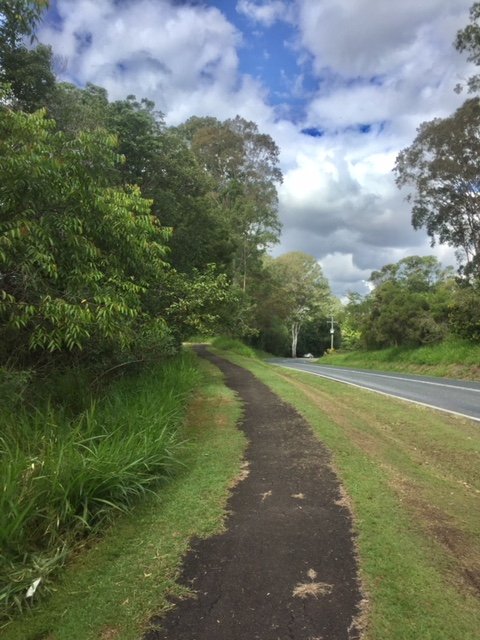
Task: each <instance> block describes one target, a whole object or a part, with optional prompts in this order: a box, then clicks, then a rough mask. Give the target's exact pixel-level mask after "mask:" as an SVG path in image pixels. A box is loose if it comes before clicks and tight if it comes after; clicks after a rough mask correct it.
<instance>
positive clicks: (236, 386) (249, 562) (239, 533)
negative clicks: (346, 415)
mask: <svg viewBox="0 0 480 640" xmlns="http://www.w3.org/2000/svg"><path fill="white" fill-rule="evenodd" d="M197 352H198V353H199V355H201V356H203V357H205V358H207V359H208V360H209V361H210V362H212V363H213V364H215V365H216V366H217V367H219V368H220V369H221V371H222V372H223V374H224V376H225V380H226V384H227V385H228V386H229V387H230V388H231V389H233V390H234V391H236V392H237V393H238V395H239V397H240V399H241V400H242V401H243V404H244V419H243V422H242V424H241V425H240V426H241V428H242V429H243V430H244V432H245V433H246V435H247V437H248V438H249V442H250V444H249V446H248V449H247V452H246V459H247V461H248V463H249V475H248V477H247V478H246V479H245V480H243V481H242V482H240V483H239V484H238V486H236V487H235V489H234V490H233V492H232V495H231V497H230V499H229V502H228V507H227V508H228V512H229V514H230V515H229V517H228V518H227V520H226V523H225V525H226V531H225V532H224V533H222V534H220V535H217V536H214V537H212V538H209V539H207V540H194V541H193V542H192V548H191V551H190V552H189V553H188V555H187V556H186V558H185V560H184V565H183V571H182V576H181V582H182V583H184V584H186V585H188V586H189V587H190V588H192V589H193V590H194V591H195V592H196V597H195V598H192V599H187V600H183V601H180V602H177V603H176V606H175V608H174V609H172V610H171V611H170V612H168V613H167V615H166V616H165V617H164V618H158V619H157V618H154V619H153V620H152V621H151V624H152V625H153V628H152V630H150V631H149V632H148V633H147V634H146V635H145V640H297V639H298V640H353V639H354V638H358V637H359V632H358V630H357V629H356V627H355V623H354V620H355V616H357V615H358V614H359V607H360V602H361V593H360V589H359V585H358V580H357V566H356V560H355V554H354V545H353V540H352V531H351V527H352V520H351V515H350V512H349V511H348V509H347V508H346V507H344V506H342V504H340V502H341V493H340V488H339V483H338V480H337V478H336V476H335V474H334V473H333V472H332V470H331V469H330V466H329V458H330V457H329V453H328V451H327V450H326V448H325V447H324V446H323V445H322V444H321V443H320V442H319V441H318V440H317V439H316V438H315V437H314V435H313V434H312V432H311V429H310V427H309V425H308V424H307V423H306V422H305V420H304V419H303V418H302V417H301V416H300V415H299V414H298V413H297V412H296V411H295V410H294V409H293V408H292V407H291V406H290V405H288V404H285V403H284V402H282V401H281V400H280V398H279V397H278V396H276V395H275V394H274V393H272V391H270V389H269V388H268V387H266V386H265V385H264V384H263V383H261V382H260V381H259V380H257V378H255V377H254V376H253V375H252V374H251V373H250V372H248V371H246V370H245V369H242V368H241V367H238V366H236V365H234V364H232V363H230V362H227V361H226V360H223V359H222V358H219V357H217V356H214V355H212V354H210V353H209V352H208V351H207V350H206V349H205V348H204V347H198V348H197Z"/></svg>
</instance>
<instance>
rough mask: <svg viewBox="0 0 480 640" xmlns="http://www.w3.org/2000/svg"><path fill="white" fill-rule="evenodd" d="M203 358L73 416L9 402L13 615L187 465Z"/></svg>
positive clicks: (1, 607) (5, 576)
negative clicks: (188, 422)
mask: <svg viewBox="0 0 480 640" xmlns="http://www.w3.org/2000/svg"><path fill="white" fill-rule="evenodd" d="M193 358H194V357H193V355H191V354H188V353H186V354H182V355H180V356H178V357H176V358H174V359H171V360H170V361H169V362H167V363H163V364H159V365H155V366H153V365H152V366H151V367H149V368H148V370H144V371H143V372H141V373H139V374H136V375H130V376H126V377H124V378H122V379H120V380H117V381H116V382H115V383H114V384H113V385H112V386H111V387H110V389H109V390H108V392H107V393H106V395H105V396H104V397H103V398H102V399H99V400H97V401H92V402H91V403H90V406H89V407H88V408H87V409H85V410H84V411H82V412H81V413H80V414H78V415H76V416H73V417H72V415H71V411H69V410H67V409H63V408H59V407H58V406H54V405H53V404H51V403H48V402H47V403H46V404H45V406H44V407H43V408H41V409H37V410H34V411H28V410H27V409H25V408H24V409H18V408H17V409H15V408H14V406H12V407H10V408H8V407H7V410H6V411H5V412H4V414H3V416H2V418H1V421H2V424H1V436H0V486H1V491H0V513H1V514H2V517H1V523H0V549H1V551H0V554H1V555H0V614H1V615H2V616H3V617H4V618H5V617H6V616H8V615H10V613H11V612H12V610H14V609H15V608H16V609H22V608H23V607H24V606H25V605H26V604H27V603H28V602H32V601H33V600H35V598H37V597H38V593H41V592H44V591H46V590H48V585H49V582H50V580H49V575H50V574H52V572H53V571H55V570H56V569H58V567H59V565H61V564H62V563H63V562H64V560H65V558H66V557H67V555H68V552H69V551H70V550H71V548H72V546H73V545H74V544H75V543H76V542H77V541H78V540H79V539H80V538H84V537H85V535H87V534H88V533H91V532H92V531H94V530H97V529H98V528H99V526H100V525H102V524H104V523H105V522H106V521H108V520H109V519H110V518H111V517H112V514H114V513H115V512H117V511H119V510H120V511H124V510H127V509H128V508H129V507H130V506H131V505H132V504H133V502H134V501H136V500H137V499H138V498H139V496H141V495H142V494H145V493H146V492H147V491H151V490H153V489H155V488H156V487H158V485H159V483H160V482H161V481H162V480H163V479H165V478H166V477H168V476H169V475H171V474H172V473H173V472H174V471H175V470H176V469H177V468H178V466H179V465H180V464H181V460H182V448H183V447H184V446H185V443H184V438H183V435H182V429H181V426H182V421H183V417H184V412H185V405H186V397H187V395H188V393H189V392H190V391H191V390H192V389H193V387H194V386H195V385H196V384H197V383H198V381H199V374H198V372H197V369H196V366H195V362H194V359H193ZM80 391H81V390H79V392H80ZM38 581H39V582H38ZM32 585H33V587H34V590H35V593H34V594H32V593H31V592H32V590H33V589H30V594H29V595H28V596H27V592H28V590H29V588H30V587H32Z"/></svg>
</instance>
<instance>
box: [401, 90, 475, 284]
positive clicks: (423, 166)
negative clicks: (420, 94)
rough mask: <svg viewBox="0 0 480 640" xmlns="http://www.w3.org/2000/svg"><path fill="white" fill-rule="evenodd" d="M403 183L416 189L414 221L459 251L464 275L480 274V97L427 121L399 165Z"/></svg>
mask: <svg viewBox="0 0 480 640" xmlns="http://www.w3.org/2000/svg"><path fill="white" fill-rule="evenodd" d="M395 172H396V174H397V184H398V186H399V187H412V188H413V191H412V192H411V193H409V194H408V196H407V200H408V201H409V202H411V203H412V224H413V226H414V228H415V229H420V228H422V227H425V228H426V230H427V233H428V235H429V236H430V238H431V239H432V244H433V243H434V242H435V241H436V240H438V241H439V242H440V243H446V244H449V245H450V246H452V247H455V248H456V249H457V250H458V251H459V258H460V261H461V263H462V265H463V266H462V270H463V273H464V274H465V275H466V276H473V277H475V278H478V277H479V276H480V209H479V205H480V100H479V99H478V98H472V99H470V100H467V101H466V102H465V103H464V104H463V105H462V106H461V107H460V108H459V109H457V111H456V112H455V113H454V114H453V115H452V116H450V117H448V118H437V119H435V120H432V121H431V122H425V123H423V124H422V125H421V126H420V128H419V129H418V134H417V137H416V138H415V140H414V141H413V143H412V144H411V145H410V146H409V147H407V148H406V149H404V150H403V151H401V152H400V154H399V155H398V157H397V162H396V165H395Z"/></svg>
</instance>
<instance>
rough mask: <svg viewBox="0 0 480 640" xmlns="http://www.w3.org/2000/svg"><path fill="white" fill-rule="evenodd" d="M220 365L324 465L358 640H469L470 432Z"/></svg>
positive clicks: (474, 544)
mask: <svg viewBox="0 0 480 640" xmlns="http://www.w3.org/2000/svg"><path fill="white" fill-rule="evenodd" d="M225 354H226V355H228V352H225ZM228 357H230V359H232V360H233V361H234V362H236V363H237V364H240V365H241V366H244V367H246V368H248V369H249V370H250V371H252V372H253V373H254V374H255V375H256V376H257V377H258V378H260V379H261V380H262V381H263V382H265V383H266V384H268V385H269V386H270V387H271V388H272V390H273V391H274V392H276V393H278V394H279V395H280V396H281V397H282V398H283V399H284V400H286V401H287V402H289V403H291V404H292V405H293V406H295V407H296V408H297V410H298V411H299V412H300V413H302V414H303V415H304V416H305V418H306V419H307V420H308V421H309V422H310V424H311V425H312V428H313V430H314V432H315V433H316V434H317V435H318V437H319V438H320V439H321V440H322V442H324V443H325V444H326V446H327V447H328V448H329V449H330V451H331V453H332V464H333V466H334V468H335V469H336V471H337V473H338V475H339V477H340V480H341V482H342V484H343V487H344V489H345V492H346V497H345V500H347V501H348V504H349V506H350V508H351V509H352V511H353V514H354V518H355V533H356V541H357V545H358V553H359V563H360V571H361V576H362V581H363V585H364V589H365V595H366V598H367V603H366V605H365V611H364V616H365V620H366V621H367V623H368V624H367V629H366V635H365V638H366V639H367V640H383V639H384V638H389V640H418V638H422V639H431V640H438V639H439V638H442V639H443V640H457V639H458V638H462V639H465V640H467V639H468V640H474V639H475V638H476V637H477V635H478V628H479V625H480V611H479V608H478V598H479V595H480V583H479V581H478V576H479V575H480V517H479V513H478V508H477V506H478V498H479V495H480V474H479V470H480V437H479V433H478V426H477V425H476V424H475V423H473V422H471V421H469V420H467V419H463V418H459V417H455V416H450V415H447V414H443V413H440V412H436V411H433V410H430V409H426V408H422V407H418V406H414V405H410V404H407V403H405V402H401V401H396V400H393V399H389V398H384V397H382V396H379V395H378V394H374V393H371V392H368V391H360V390H357V389H354V388H352V387H350V386H347V385H341V384H338V383H334V382H330V381H328V380H324V379H319V378H318V377H316V376H309V375H306V374H301V373H297V372H292V371H287V370H278V369H277V368H274V367H271V366H267V365H265V364H264V363H262V362H261V361H260V360H259V359H253V358H249V359H247V358H244V357H239V356H238V355H233V354H232V355H228Z"/></svg>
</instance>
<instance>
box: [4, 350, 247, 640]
mask: <svg viewBox="0 0 480 640" xmlns="http://www.w3.org/2000/svg"><path fill="white" fill-rule="evenodd" d="M200 367H201V369H200V370H201V374H200V372H199V369H198V365H197V364H195V362H194V360H193V356H192V355H191V354H186V355H184V356H183V357H182V358H181V359H179V360H176V361H175V362H174V363H172V365H171V366H170V367H167V369H165V368H162V370H160V371H159V370H152V371H150V372H149V373H148V374H144V375H141V376H140V377H137V378H136V379H135V380H128V379H126V380H124V381H122V382H121V383H120V384H119V385H116V386H115V390H114V391H113V392H112V393H110V394H109V396H108V398H107V399H106V400H105V402H104V403H102V406H99V407H98V408H95V409H93V408H92V410H91V412H90V414H89V416H90V417H89V418H88V425H89V427H88V428H89V429H90V430H89V431H87V432H85V431H83V432H82V431H81V428H80V427H81V426H82V425H83V427H84V429H85V425H84V423H81V424H77V423H75V424H74V425H73V426H74V427H75V429H73V432H72V433H70V431H69V432H68V433H64V431H67V429H66V426H65V428H63V429H59V424H58V420H57V421H56V422H54V423H52V424H47V423H45V424H44V425H43V431H42V430H41V431H40V434H38V437H37V436H35V434H34V433H33V426H35V427H36V428H40V427H41V426H42V425H41V424H39V423H37V424H36V425H28V429H29V431H28V433H23V434H22V438H24V436H27V435H28V436H31V437H32V438H33V441H32V443H31V447H32V449H31V451H28V452H26V453H24V452H22V454H21V455H20V454H19V453H18V452H16V451H15V450H13V447H12V446H10V448H9V452H10V454H13V453H15V456H14V457H13V458H12V459H13V460H14V463H13V464H12V468H13V469H16V468H17V466H19V464H20V462H19V461H20V460H21V461H22V462H23V463H24V465H25V463H26V462H27V459H26V455H27V453H28V454H29V455H32V454H33V453H34V452H35V457H34V458H32V459H33V460H34V462H33V463H32V464H34V467H33V468H32V467H31V465H30V466H29V465H28V464H27V466H24V467H23V468H24V470H25V469H29V468H32V471H33V473H32V474H30V473H29V472H27V473H26V472H25V471H24V474H23V476H22V477H23V478H24V486H22V487H21V491H23V492H24V493H25V495H27V496H29V500H24V501H23V503H22V502H19V505H18V511H19V512H21V513H23V512H24V511H25V512H26V515H25V517H24V518H23V519H22V520H21V521H20V520H19V523H20V524H19V527H18V533H16V534H15V532H13V534H15V535H16V537H14V538H10V539H9V540H10V542H11V540H12V539H14V540H15V541H16V548H14V549H13V551H16V552H17V554H18V552H19V549H20V544H23V545H26V544H28V542H29V541H28V537H27V536H28V535H29V532H31V531H32V529H31V526H32V523H33V524H35V523H37V527H38V526H39V524H38V523H40V525H41V530H42V531H45V530H46V533H50V530H52V536H53V540H51V541H50V540H49V542H50V544H49V545H48V547H47V548H45V549H43V550H42V552H41V553H39V551H38V550H36V551H35V552H32V553H31V555H30V557H29V558H27V560H28V562H26V563H24V564H25V565H26V566H25V567H24V569H23V573H22V568H21V566H20V559H19V558H18V557H15V556H14V554H13V553H12V551H10V557H8V556H7V558H6V560H7V562H5V563H4V567H5V568H6V573H7V580H8V582H7V594H8V595H9V598H10V599H11V597H12V596H11V595H10V594H11V593H12V590H14V592H15V593H16V594H22V595H23V596H24V595H25V586H26V585H28V584H30V583H31V582H32V581H33V579H35V578H37V577H42V578H43V581H44V582H46V583H48V582H49V580H48V563H49V561H51V560H50V559H51V558H52V555H53V557H54V556H55V553H56V552H57V550H58V549H63V548H64V547H63V545H64V544H65V545H66V547H67V548H71V546H72V544H73V542H74V539H72V536H73V534H74V533H77V534H78V531H76V530H75V518H77V519H78V522H79V523H80V527H81V528H85V527H86V519H87V517H88V516H89V515H91V516H92V522H91V525H92V526H94V525H95V524H97V523H98V522H99V520H101V519H102V516H104V517H105V518H106V517H107V515H108V516H110V524H109V527H107V529H106V531H105V521H104V523H103V524H104V527H103V533H102V537H99V533H98V529H97V530H94V531H93V532H90V533H91V535H90V537H89V538H87V539H86V540H85V542H84V547H83V549H82V548H80V547H79V546H78V535H77V537H76V538H75V540H76V544H77V546H76V551H75V553H74V555H73V558H72V557H71V558H70V560H69V561H68V564H67V567H66V569H65V570H64V572H63V573H62V574H61V578H60V579H57V582H56V583H54V584H53V585H52V584H51V585H50V586H51V591H52V593H51V594H50V595H48V596H46V597H44V598H42V599H41V600H40V602H39V603H37V604H36V606H35V607H34V608H33V610H31V611H27V612H26V613H25V614H24V615H23V616H22V617H17V618H16V620H15V621H14V622H10V624H8V625H7V626H6V627H5V628H4V629H3V631H2V637H5V638H6V639H12V640H13V639H18V640H20V639H22V640H28V639H30V638H31V639H33V638H35V639H38V638H47V637H48V638H49V640H63V639H65V640H66V639H67V638H68V639H71V638H82V640H89V639H92V640H93V639H94V638H95V639H98V638H115V639H119V640H120V639H129V638H138V637H139V634H140V630H141V628H142V626H143V625H144V624H145V623H146V621H147V620H148V618H149V617H150V616H151V615H153V614H155V613H158V612H160V611H162V610H163V609H165V608H167V607H168V606H169V605H168V603H167V600H166V598H167V597H168V596H169V595H174V594H177V595H179V594H180V592H181V590H180V589H179V588H178V586H176V585H175V582H174V579H175V575H176V572H177V570H178V566H179V563H180V561H181V558H182V556H183V554H184V553H185V551H186V549H187V547H188V541H189V539H190V538H191V537H192V536H193V535H196V536H208V535H211V534H212V533H214V532H216V531H218V530H219V529H221V526H222V520H223V507H224V504H225V502H226V496H227V493H228V486H229V483H230V482H231V480H232V477H234V476H235V475H236V473H238V469H239V466H240V459H241V457H242V453H243V450H244V439H243V436H241V434H240V433H239V432H238V431H237V430H236V429H235V427H234V425H235V423H236V421H237V419H238V416H239V413H240V410H239V404H238V402H237V401H236V400H235V399H234V398H233V396H232V394H231V393H230V392H229V391H228V390H226V389H225V387H224V386H223V384H222V381H221V379H220V377H219V375H218V374H217V373H215V372H214V371H212V368H211V367H210V366H207V365H206V364H203V363H202V364H201V365H200ZM200 378H201V380H202V391H201V395H198V396H197V397H196V399H195V401H194V402H193V404H192V405H191V406H190V412H189V415H188V419H187V424H186V426H185V425H184V422H185V405H186V402H185V400H186V394H187V393H188V392H189V391H191V389H192V386H194V385H195V384H198V382H199V381H200ZM56 417H57V418H58V416H56ZM93 422H95V423H96V424H97V427H96V431H95V433H96V435H93V431H92V429H93V426H92V423H93ZM69 426H70V428H71V427H72V425H69ZM22 429H23V430H25V429H27V426H26V425H25V424H24V425H23V426H22ZM54 429H55V431H56V432H57V435H58V434H59V437H58V438H56V437H53V436H52V438H51V437H50V435H51V431H53V430H54ZM107 433H108V436H107ZM12 438H13V435H12V434H11V435H10V439H12ZM42 439H43V440H44V442H45V445H44V450H42V449H41V446H40V444H41V441H42ZM109 440H111V442H110V446H109V444H108V443H109ZM186 442H188V444H185V443H186ZM155 443H157V444H158V447H157V446H156V444H155ZM152 444H154V445H155V446H153V447H152ZM142 447H147V448H148V452H146V451H145V450H142ZM18 448H20V447H18ZM56 448H58V451H59V454H55V456H53V451H54V449H56ZM157 448H158V451H156V449H157ZM47 453H48V456H47ZM140 453H143V454H144V456H143V459H141V456H140ZM41 456H42V457H41ZM49 457H51V458H52V460H51V461H50V460H48V458H49ZM42 460H43V461H44V462H43V464H42V462H41V461H42ZM37 464H38V465H39V471H38V472H37V473H36V474H35V471H36V465H37ZM180 464H181V465H182V468H183V470H182V471H179V465H180ZM52 466H53V471H52ZM174 468H176V470H177V474H176V476H175V477H174V478H173V479H171V480H170V481H169V482H168V483H163V484H162V485H161V486H160V491H158V493H153V494H152V493H150V492H149V493H148V496H147V497H146V498H145V499H144V500H143V501H138V494H141V493H144V492H145V490H146V489H147V488H148V489H157V488H159V480H161V479H162V477H164V476H165V474H166V473H168V472H170V471H173V470H174ZM2 473H5V467H2ZM10 474H11V475H13V474H12V472H10ZM100 474H101V478H100ZM35 478H38V480H37V481H36V480H35ZM2 480H3V481H5V479H4V478H3V479H2ZM54 481H55V482H54ZM35 482H37V485H35ZM53 485H58V486H53ZM95 485H97V488H96V490H94V486H95ZM34 486H38V487H40V488H42V490H41V491H40V490H37V492H36V493H35V491H34V489H33V487H34ZM10 494H11V495H10V497H9V498H8V499H9V500H10V502H9V504H8V505H7V506H8V508H10V509H11V508H13V507H14V504H13V499H14V492H13V490H12V491H10ZM22 495H23V494H22ZM22 495H20V498H22ZM79 495H80V496H84V499H83V500H77V504H76V509H74V506H73V502H72V500H73V496H75V498H77V497H78V496H79ZM64 496H65V497H64ZM3 501H4V503H5V502H6V498H5V496H3ZM114 501H115V505H116V506H117V507H119V508H121V507H127V506H129V505H130V506H131V504H130V503H132V504H135V503H136V505H137V506H133V510H130V511H129V513H128V514H124V515H122V514H118V509H115V507H114ZM24 503H25V507H24V508H22V505H23V504H24ZM48 505H50V509H51V510H52V511H53V510H54V509H55V510H56V511H58V512H59V514H60V516H59V517H60V520H59V521H58V522H59V523H62V525H63V526H59V524H57V520H56V519H54V516H51V514H50V512H49V509H48ZM27 506H28V509H27ZM4 508H7V507H5V506H4ZM34 509H36V510H37V514H39V517H38V516H37V520H34V518H35V511H34ZM104 509H108V510H107V511H105V512H103V510H104ZM67 510H69V511H71V512H72V513H71V518H72V528H71V530H70V532H68V529H66V516H65V515H64V514H66V512H67ZM112 510H113V511H117V515H116V517H115V518H113V519H112V517H111V516H112ZM4 513H5V511H4ZM30 513H31V515H30ZM47 518H50V519H47ZM29 523H30V524H29ZM47 524H48V528H47V526H46V525H47ZM77 524H78V523H77ZM20 525H21V526H20ZM22 527H24V528H25V532H23V529H22ZM53 529H54V530H55V534H53ZM34 531H37V533H38V528H37V529H34ZM95 531H96V532H95ZM7 533H8V532H7ZM13 534H12V533H11V535H13ZM92 534H95V535H92ZM2 535H4V536H5V532H2ZM53 542H55V543H56V544H55V545H53V544H52V543H53ZM37 546H38V542H37ZM8 549H9V548H8V547H7V551H8ZM27 551H30V549H29V548H28V547H27ZM39 558H40V561H39V560H38V559H39ZM43 558H44V561H43V562H44V564H46V565H47V570H46V571H45V570H44V569H43V567H44V564H41V561H42V559H43ZM36 559H37V560H36ZM12 560H13V561H15V562H16V565H15V566H16V576H18V578H19V583H18V584H16V583H13V582H12V577H13V575H12V567H11V565H10V562H11V561H12ZM5 568H4V569H3V571H5ZM42 571H43V575H42ZM20 579H21V582H20ZM3 580H5V575H3V576H2V582H3ZM38 591H41V590H40V588H39V590H38ZM37 593H38V592H37ZM34 599H37V594H36V595H35V596H34Z"/></svg>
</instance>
